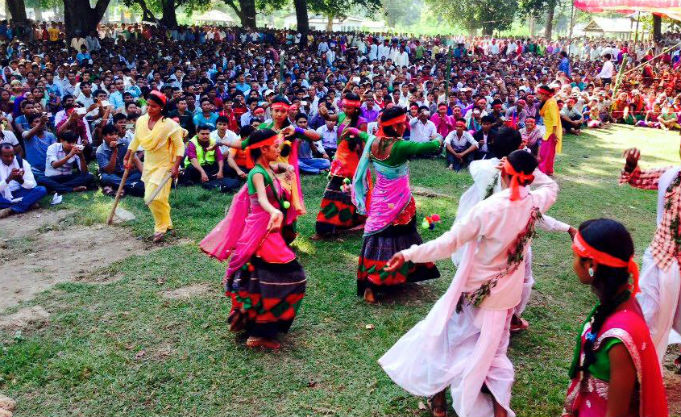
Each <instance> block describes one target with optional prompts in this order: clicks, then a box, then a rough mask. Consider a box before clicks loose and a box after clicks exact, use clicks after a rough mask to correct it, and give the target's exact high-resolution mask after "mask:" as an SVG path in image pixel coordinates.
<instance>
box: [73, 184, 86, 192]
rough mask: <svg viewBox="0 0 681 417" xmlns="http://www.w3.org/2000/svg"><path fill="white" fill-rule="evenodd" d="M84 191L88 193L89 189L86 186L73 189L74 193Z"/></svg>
mask: <svg viewBox="0 0 681 417" xmlns="http://www.w3.org/2000/svg"><path fill="white" fill-rule="evenodd" d="M83 191H87V187H86V186H84V185H79V186H78V187H73V192H74V193H81V192H83Z"/></svg>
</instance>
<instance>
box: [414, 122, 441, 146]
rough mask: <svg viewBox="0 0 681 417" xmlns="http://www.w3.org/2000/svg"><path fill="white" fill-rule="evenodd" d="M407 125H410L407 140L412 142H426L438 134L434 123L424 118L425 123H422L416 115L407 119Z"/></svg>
mask: <svg viewBox="0 0 681 417" xmlns="http://www.w3.org/2000/svg"><path fill="white" fill-rule="evenodd" d="M409 125H410V126H411V136H409V140H411V141H413V142H428V141H430V140H432V138H433V136H437V134H438V133H437V129H436V128H435V123H433V122H431V121H430V120H426V123H423V122H421V121H420V120H419V119H418V117H415V118H413V119H411V120H410V121H409Z"/></svg>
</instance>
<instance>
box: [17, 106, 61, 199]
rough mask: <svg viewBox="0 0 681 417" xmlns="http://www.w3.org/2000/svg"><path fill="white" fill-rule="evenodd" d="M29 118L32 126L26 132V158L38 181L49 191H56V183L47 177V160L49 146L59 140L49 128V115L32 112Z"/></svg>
mask: <svg viewBox="0 0 681 417" xmlns="http://www.w3.org/2000/svg"><path fill="white" fill-rule="evenodd" d="M28 120H29V124H30V128H29V130H27V131H26V132H25V133H24V146H25V147H26V160H27V161H28V162H29V163H30V164H31V169H32V170H33V176H34V178H35V180H36V182H37V183H38V184H40V185H44V186H45V187H46V188H47V189H48V191H54V190H53V186H54V185H55V184H53V183H52V182H51V181H49V179H47V178H46V177H45V160H46V159H47V148H48V147H49V146H50V145H52V144H53V143H56V142H57V137H56V136H54V134H53V133H52V132H50V131H48V130H47V123H48V122H49V121H48V118H47V116H43V115H38V114H32V115H30V116H29V118H28Z"/></svg>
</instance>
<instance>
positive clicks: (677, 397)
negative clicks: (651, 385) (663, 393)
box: [663, 345, 681, 417]
mask: <svg viewBox="0 0 681 417" xmlns="http://www.w3.org/2000/svg"><path fill="white" fill-rule="evenodd" d="M678 355H679V347H678V345H672V346H670V347H669V348H668V349H667V354H666V355H665V366H664V370H663V377H664V386H665V387H666V388H667V404H668V406H669V417H679V416H681V375H679V374H677V373H676V372H674V365H673V362H674V359H675V358H676V357H677V356H678Z"/></svg>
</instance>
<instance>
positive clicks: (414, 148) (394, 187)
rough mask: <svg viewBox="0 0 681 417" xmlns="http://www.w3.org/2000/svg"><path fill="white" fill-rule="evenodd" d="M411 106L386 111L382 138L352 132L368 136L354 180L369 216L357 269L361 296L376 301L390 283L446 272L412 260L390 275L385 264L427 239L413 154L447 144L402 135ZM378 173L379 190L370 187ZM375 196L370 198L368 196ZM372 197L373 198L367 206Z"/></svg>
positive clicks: (357, 199) (355, 197)
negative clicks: (413, 182) (420, 224)
mask: <svg viewBox="0 0 681 417" xmlns="http://www.w3.org/2000/svg"><path fill="white" fill-rule="evenodd" d="M406 120H407V115H406V110H404V109H403V108H402V107H391V108H389V109H387V110H385V111H383V113H382V114H381V119H380V130H379V131H378V132H377V136H369V135H368V134H367V133H365V132H361V134H360V132H359V130H358V129H355V128H349V129H346V132H349V134H354V135H357V134H360V135H362V136H364V137H366V138H367V141H366V145H365V147H364V152H363V154H362V158H361V159H360V161H359V165H358V167H357V171H356V172H355V176H354V178H353V183H352V186H353V193H352V202H353V203H354V204H355V206H356V207H357V213H359V214H362V215H368V217H367V221H366V224H365V225H364V239H363V242H362V249H361V251H360V255H359V266H358V268H357V295H358V296H364V300H365V301H367V302H369V303H374V302H376V298H375V292H376V290H377V289H379V288H383V287H386V286H392V285H399V284H404V283H405V282H416V281H423V280H427V279H432V278H438V277H439V276H440V272H439V271H438V270H437V268H436V267H435V264H433V263H432V262H429V263H425V264H414V263H412V262H407V263H405V265H404V266H403V268H401V269H400V270H398V271H395V272H392V273H387V272H385V271H384V267H385V265H386V263H387V262H388V260H389V259H390V258H391V257H392V255H393V254H395V253H397V252H399V251H401V250H403V249H407V248H409V247H410V246H411V245H412V244H416V245H419V244H421V243H423V241H422V240H421V236H420V235H419V233H418V231H417V230H416V203H415V201H414V197H412V195H411V190H410V187H409V161H408V158H409V157H410V156H412V155H423V154H432V153H433V152H436V151H438V150H439V149H440V146H441V144H442V142H441V141H440V140H432V141H429V142H421V143H417V142H409V141H405V140H404V139H402V135H403V134H404V131H405V129H406V128H407V125H406ZM370 165H371V166H372V167H373V169H374V172H375V173H376V184H375V185H374V188H373V191H370V190H368V180H367V178H368V177H369V176H368V175H367V174H368V173H369V172H368V169H369V166H370ZM368 193H370V194H371V198H370V199H368V198H367V194H368ZM366 200H369V201H370V202H369V204H368V207H367V204H366Z"/></svg>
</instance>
